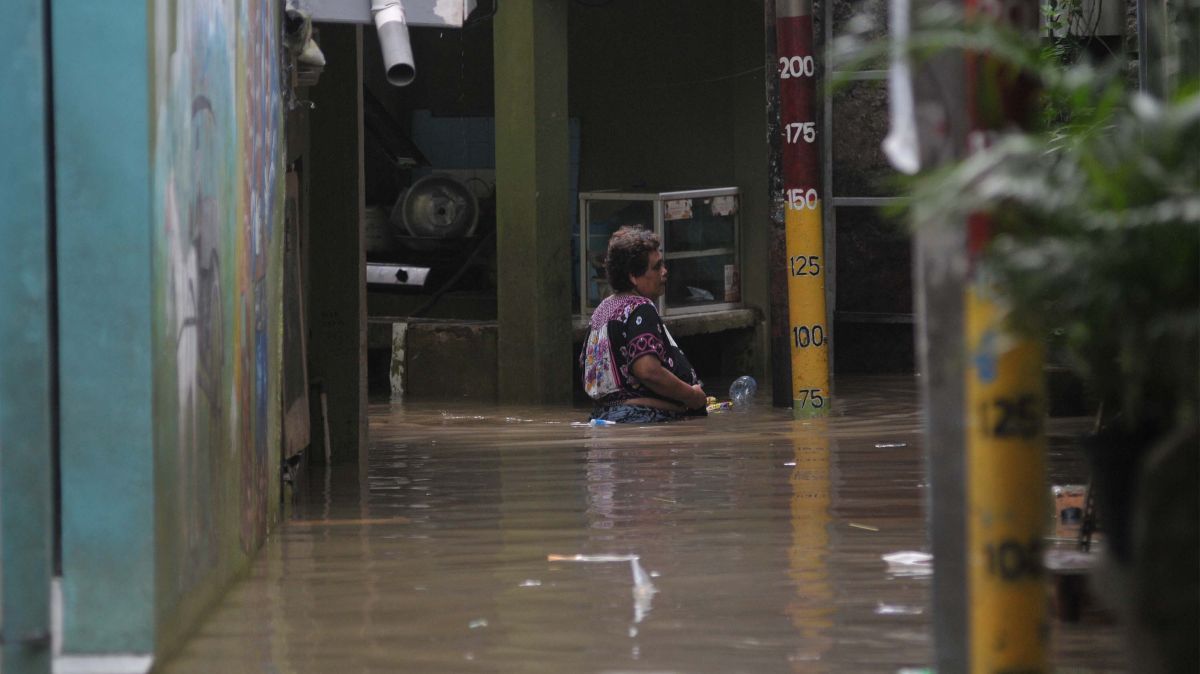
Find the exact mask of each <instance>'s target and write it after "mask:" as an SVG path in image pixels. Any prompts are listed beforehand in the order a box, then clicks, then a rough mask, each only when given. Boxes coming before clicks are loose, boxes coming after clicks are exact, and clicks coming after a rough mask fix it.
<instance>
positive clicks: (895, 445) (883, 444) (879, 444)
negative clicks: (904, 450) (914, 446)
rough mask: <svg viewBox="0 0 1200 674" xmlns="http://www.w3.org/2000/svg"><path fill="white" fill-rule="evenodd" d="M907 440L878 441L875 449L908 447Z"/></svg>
mask: <svg viewBox="0 0 1200 674" xmlns="http://www.w3.org/2000/svg"><path fill="white" fill-rule="evenodd" d="M907 446H908V443H907V442H877V443H875V449H897V448H899V447H907Z"/></svg>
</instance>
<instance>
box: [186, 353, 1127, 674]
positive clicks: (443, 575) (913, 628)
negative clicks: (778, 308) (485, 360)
mask: <svg viewBox="0 0 1200 674" xmlns="http://www.w3.org/2000/svg"><path fill="white" fill-rule="evenodd" d="M837 394H838V407H837V414H836V416H834V417H832V418H830V419H828V420H827V421H824V422H807V423H806V422H797V421H793V420H792V419H791V418H790V412H789V411H788V410H777V409H772V408H771V407H770V406H769V405H767V404H766V399H765V397H764V396H763V395H762V393H761V392H760V398H759V400H758V403H757V404H756V405H755V406H754V407H753V408H751V409H750V410H749V411H748V412H729V413H721V414H716V415H712V416H710V417H709V418H707V419H696V420H691V421H686V422H681V423H676V424H665V425H658V426H652V427H645V426H643V427H599V428H591V427H587V426H586V425H583V424H581V423H580V422H581V421H582V420H584V419H586V412H584V411H581V410H571V409H567V408H551V407H547V408H520V409H518V408H503V407H501V408H481V407H479V406H473V407H467V406H465V405H445V404H442V405H431V404H399V403H396V404H387V403H385V404H376V405H372V406H371V409H370V433H371V441H370V448H371V449H370V452H371V458H370V465H369V470H368V474H367V476H366V483H367V485H368V488H367V489H366V490H365V493H363V490H361V489H359V488H358V484H357V483H358V480H359V478H358V476H357V475H342V474H338V473H337V472H336V471H335V473H334V475H332V476H329V478H330V479H328V480H326V479H325V477H326V476H325V475H324V473H323V472H322V471H321V469H319V468H317V469H314V470H313V471H312V472H311V475H310V482H311V484H310V485H309V488H308V491H307V493H305V494H304V495H303V499H302V502H301V503H299V504H298V505H297V506H296V507H295V509H294V512H293V515H292V517H293V520H292V521H290V522H288V523H286V524H285V525H283V526H282V527H280V529H279V530H278V531H276V532H275V533H273V534H272V536H271V537H270V539H269V540H268V542H267V544H266V545H265V547H264V549H263V550H262V551H261V552H260V553H259V555H258V557H257V558H256V559H255V561H254V563H253V566H252V570H251V572H250V574H249V575H248V577H247V578H246V579H244V580H242V581H241V582H239V583H238V584H237V585H236V586H235V587H234V588H233V589H232V590H231V591H230V593H229V594H228V595H227V596H226V598H225V599H224V601H223V602H222V604H221V605H220V606H219V607H218V608H217V609H216V610H215V611H214V612H213V614H212V615H211V616H210V618H209V619H208V620H207V621H206V622H205V623H204V624H203V625H202V626H201V627H200V629H199V630H198V632H197V633H196V635H195V636H194V637H193V638H192V639H191V640H190V641H189V642H188V643H187V644H186V646H185V647H184V649H183V651H182V652H181V653H180V655H179V656H178V657H177V658H175V659H174V660H172V661H171V662H169V663H167V666H166V667H165V670H164V671H166V672H170V673H171V674H183V673H190V672H280V673H284V672H295V673H308V672H555V673H565V672H597V673H616V672H748V673H758V672H897V671H900V670H901V669H903V668H906V667H914V668H921V667H928V666H930V665H931V663H932V662H933V652H932V637H931V635H932V616H931V609H930V605H929V583H930V576H928V575H922V573H921V569H913V568H902V567H895V566H893V567H889V565H888V564H887V563H886V562H885V561H883V559H882V556H883V555H886V554H889V553H894V552H900V551H923V550H927V549H928V546H927V543H926V530H925V523H924V514H923V513H924V504H925V496H926V485H925V476H924V470H923V449H922V439H921V436H920V416H919V410H918V406H917V390H916V385H915V382H914V380H913V379H911V378H907V377H906V378H877V377H873V378H858V379H840V380H839V381H838V389H837ZM1051 447H1052V449H1051V471H1050V472H1051V478H1052V480H1055V481H1056V482H1058V483H1062V482H1063V481H1071V482H1078V481H1080V480H1081V479H1082V476H1083V472H1082V471H1083V466H1082V464H1081V463H1080V461H1079V459H1078V457H1077V456H1076V454H1075V452H1074V451H1072V450H1071V449H1070V447H1069V446H1066V445H1065V444H1064V443H1063V442H1052V444H1051ZM576 556H580V557H576ZM634 558H636V559H634ZM1052 639H1053V648H1052V651H1053V661H1054V665H1055V667H1056V668H1057V671H1059V672H1114V671H1126V668H1125V665H1124V658H1123V656H1122V654H1121V652H1122V648H1121V644H1120V639H1119V637H1118V630H1117V628H1116V627H1115V626H1113V625H1108V624H1097V622H1096V621H1091V623H1086V622H1085V623H1084V624H1083V625H1069V626H1064V625H1061V624H1055V628H1054V633H1053V635H1052Z"/></svg>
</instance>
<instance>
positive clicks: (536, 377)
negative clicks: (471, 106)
mask: <svg viewBox="0 0 1200 674" xmlns="http://www.w3.org/2000/svg"><path fill="white" fill-rule="evenodd" d="M568 4H569V3H565V2H561V1H560V0H510V1H508V2H504V3H502V4H501V7H500V11H499V12H498V13H497V14H496V18H495V21H494V27H493V31H494V35H495V37H494V40H495V62H496V71H495V73H496V74H495V77H496V196H497V203H496V226H497V228H498V237H497V240H496V253H497V258H498V267H499V279H498V285H499V288H498V291H497V294H498V297H497V309H498V314H499V327H500V332H499V345H498V350H499V358H500V366H499V370H500V371H499V380H500V381H499V393H500V400H501V402H504V403H568V402H569V401H570V400H571V386H572V384H571V377H572V372H573V369H572V367H571V362H572V360H571V359H572V358H573V357H574V354H572V353H571V317H570V314H571V296H570V292H571V278H570V273H571V254H570V252H571V249H570V242H571V228H572V223H571V222H570V209H569V208H568V203H567V198H568V197H567V194H568V173H567V164H568V142H567V37H566V36H567V6H568Z"/></svg>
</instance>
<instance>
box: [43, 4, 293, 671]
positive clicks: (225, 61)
mask: <svg viewBox="0 0 1200 674" xmlns="http://www.w3.org/2000/svg"><path fill="white" fill-rule="evenodd" d="M280 9H281V5H280V3H275V2H270V1H269V0H154V1H152V2H149V3H147V2H145V1H144V0H138V1H134V0H113V1H110V2H105V3H91V4H83V5H80V4H78V3H71V4H70V6H69V7H68V6H67V5H66V3H59V4H56V5H55V6H54V9H53V12H54V17H53V35H54V70H55V77H54V90H55V115H56V120H55V139H56V150H57V152H56V169H57V195H58V198H57V209H58V225H57V227H58V247H57V256H58V272H59V273H58V282H59V289H60V294H59V321H60V325H61V333H60V334H61V341H60V362H61V376H60V387H61V396H62V397H61V400H62V421H61V438H62V456H63V470H62V481H63V561H64V577H63V589H64V605H65V610H64V650H65V651H67V652H68V653H89V654H95V653H155V654H160V655H161V654H163V653H165V652H169V650H170V649H172V648H173V647H174V646H175V645H177V644H178V643H179V641H180V638H181V636H182V635H183V634H185V633H186V631H187V630H188V629H189V628H191V627H192V626H193V625H194V624H195V622H196V620H197V619H198V618H199V616H200V615H201V613H202V612H203V610H204V609H205V608H206V607H207V606H209V605H210V604H211V603H212V602H213V601H215V600H216V598H217V597H218V596H219V595H220V592H221V591H222V590H224V589H225V588H226V587H227V586H228V584H229V582H230V581H231V580H232V579H233V578H234V577H235V576H236V574H237V573H239V572H240V571H241V570H243V569H244V568H245V567H246V565H247V563H248V561H249V559H250V557H251V555H252V554H253V553H254V552H255V551H256V550H257V549H258V547H259V546H260V545H261V543H262V541H263V540H264V539H265V536H266V532H267V529H268V526H269V525H270V524H271V523H272V522H274V521H275V520H276V519H277V518H278V513H279V508H278V502H279V491H278V465H279V456H280V443H281V435H282V433H281V406H282V403H281V399H280V381H281V368H280V363H281V354H282V311H281V307H282V292H281V291H282V273H281V272H282V252H283V251H282V246H283V237H282V232H283V227H282V218H283V177H284V171H283V152H284V149H283V144H282V128H281V127H282V101H281V98H282V87H281V75H280V61H279V59H280V51H279V48H280V44H279V34H280V19H279V15H278V12H279V11H280Z"/></svg>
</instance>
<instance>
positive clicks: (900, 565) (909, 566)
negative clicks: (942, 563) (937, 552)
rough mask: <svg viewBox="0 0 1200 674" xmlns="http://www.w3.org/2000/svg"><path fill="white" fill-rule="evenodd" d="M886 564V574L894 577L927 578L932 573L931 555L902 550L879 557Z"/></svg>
mask: <svg viewBox="0 0 1200 674" xmlns="http://www.w3.org/2000/svg"><path fill="white" fill-rule="evenodd" d="M881 558H882V559H883V561H885V562H887V565H888V573H890V574H893V575H896V576H928V575H929V574H931V573H933V555H931V554H929V553H927V552H915V551H912V550H903V551H900V552H890V553H888V554H886V555H881Z"/></svg>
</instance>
